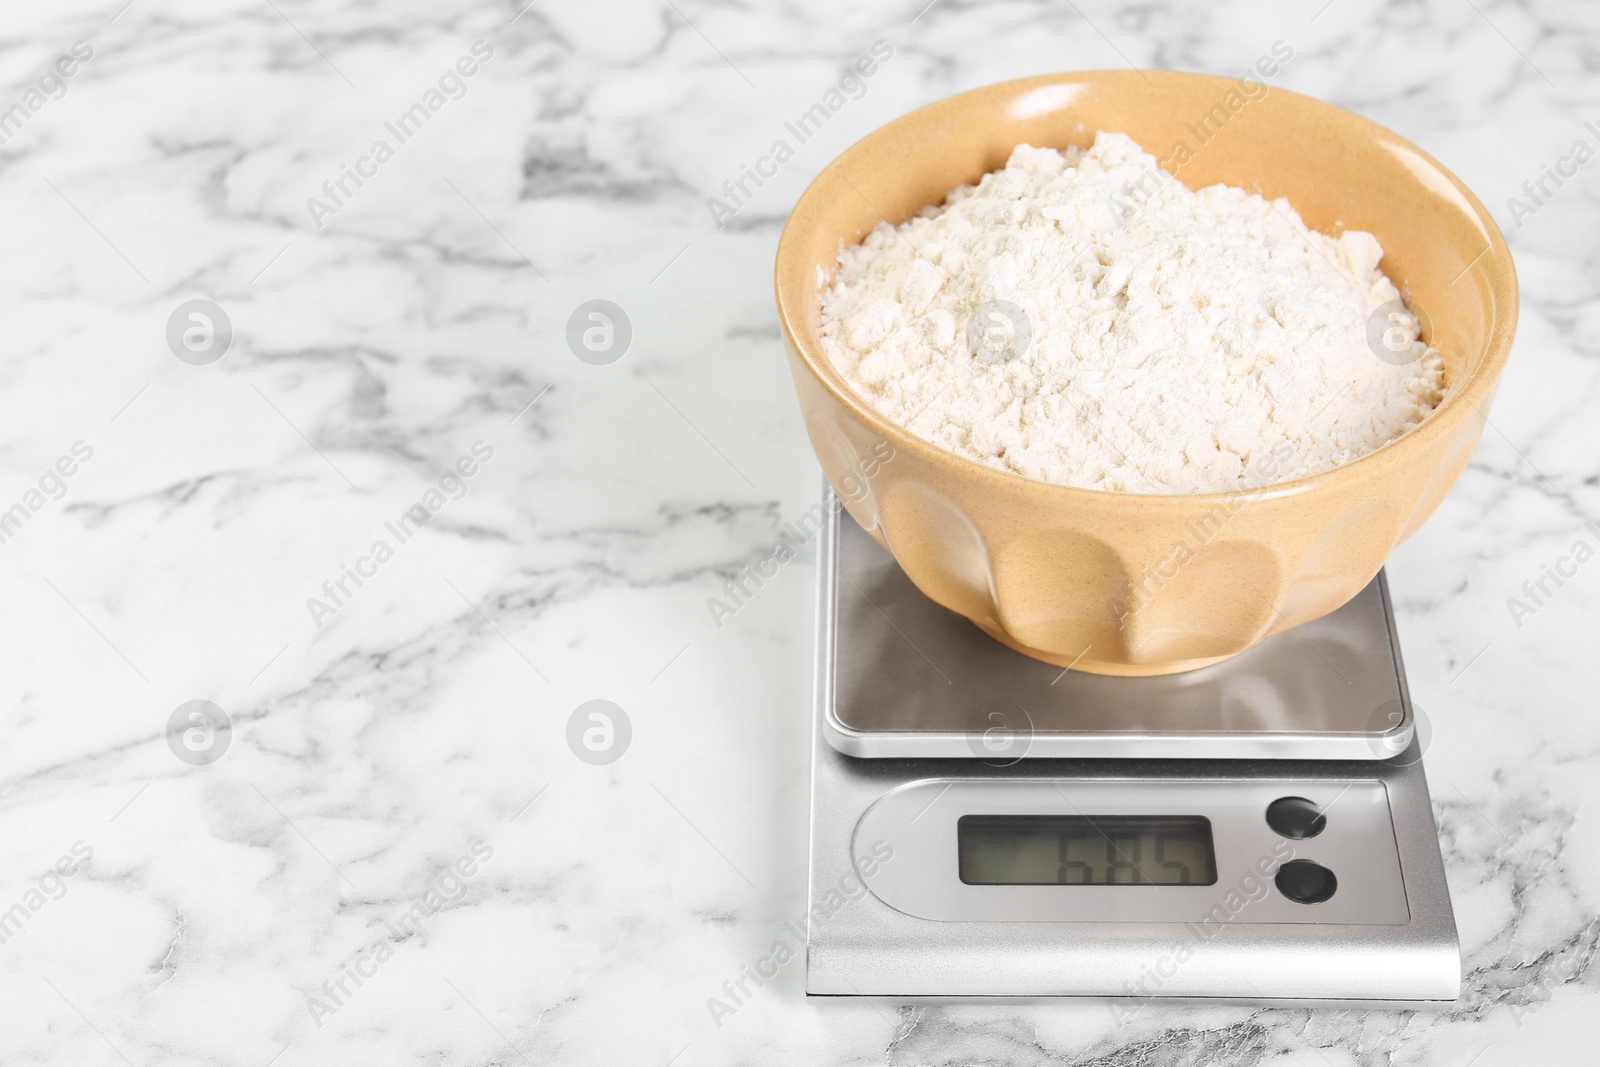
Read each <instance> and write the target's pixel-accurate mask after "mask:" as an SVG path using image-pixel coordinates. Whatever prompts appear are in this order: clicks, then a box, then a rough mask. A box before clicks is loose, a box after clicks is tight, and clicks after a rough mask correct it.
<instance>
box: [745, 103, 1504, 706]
mask: <svg viewBox="0 0 1600 1067" xmlns="http://www.w3.org/2000/svg"><path fill="white" fill-rule="evenodd" d="M1101 130H1107V131H1115V132H1121V133H1126V134H1128V135H1129V136H1131V137H1132V138H1133V139H1134V140H1135V141H1137V142H1138V143H1139V144H1141V145H1142V146H1144V148H1145V149H1146V150H1147V151H1149V152H1150V153H1151V154H1152V155H1154V156H1156V157H1157V158H1158V159H1162V160H1163V161H1164V162H1163V166H1166V167H1167V168H1168V169H1169V171H1171V172H1172V173H1174V174H1175V175H1176V176H1177V177H1178V179H1179V180H1181V181H1182V182H1183V183H1184V184H1185V185H1188V186H1189V187H1190V188H1194V189H1199V188H1202V187H1204V186H1207V185H1212V184H1215V183H1217V182H1224V183H1227V184H1229V185H1236V186H1241V187H1243V188H1247V189H1252V190H1259V191H1260V192H1261V193H1262V194H1263V195H1265V196H1267V197H1269V198H1276V197H1280V196H1282V197H1287V198H1288V199H1289V202H1290V203H1291V204H1292V205H1293V206H1294V207H1295V208H1296V209H1297V210H1298V211H1299V212H1300V214H1301V216H1302V217H1303V218H1304V219H1305V222H1306V223H1307V225H1309V226H1311V227H1313V228H1315V229H1317V230H1320V231H1322V232H1324V233H1327V234H1330V235H1336V234H1338V233H1340V232H1342V231H1343V230H1345V229H1346V228H1353V229H1360V230H1367V231H1370V232H1371V233H1373V234H1374V235H1376V236H1377V238H1378V240H1379V242H1380V243H1381V244H1382V245H1383V248H1384V253H1385V254H1384V258H1383V261H1382V263H1381V264H1380V267H1381V269H1382V270H1383V271H1384V272H1385V273H1386V274H1387V275H1388V276H1389V278H1390V279H1391V280H1392V281H1393V282H1394V283H1395V284H1396V285H1397V286H1398V287H1399V288H1400V291H1401V293H1402V294H1403V295H1404V296H1405V298H1406V300H1407V303H1408V304H1409V305H1410V306H1411V307H1412V308H1414V309H1417V310H1419V311H1420V312H1421V313H1422V317H1423V320H1424V323H1425V326H1424V335H1423V336H1424V339H1426V340H1427V341H1428V342H1429V343H1430V344H1432V345H1433V346H1434V347H1436V348H1438V349H1439V350H1440V352H1441V353H1442V355H1443V357H1444V361H1445V375H1446V395H1445V398H1444V401H1443V402H1442V403H1441V404H1440V406H1439V407H1438V408H1436V409H1435V410H1434V411H1433V412H1432V413H1431V414H1430V415H1428V417H1427V418H1426V419H1424V420H1423V421H1422V422H1421V423H1420V424H1419V425H1418V426H1417V427H1415V428H1414V429H1412V430H1410V431H1408V432H1407V433H1405V434H1403V435H1402V436H1401V437H1399V438H1398V439H1397V440H1395V441H1393V442H1391V443H1390V444H1388V445H1385V446H1384V447H1383V448H1380V449H1378V450H1377V451H1375V452H1373V453H1370V454H1368V455H1366V456H1363V457H1361V458H1360V459H1357V460H1354V461H1352V462H1350V463H1347V464H1345V465H1344V466H1341V467H1336V468H1334V469H1332V470H1329V471H1326V472H1323V473H1320V474H1316V475H1313V476H1311V477H1306V478H1301V479H1298V480H1295V481H1289V482H1282V483H1278V484H1276V485H1271V486H1268V487H1266V488H1265V489H1260V490H1241V491H1232V492H1219V493H1193V494H1183V495H1176V494H1145V493H1137V494H1136V493H1117V492H1110V491H1105V490H1094V489H1078V488H1069V487H1067V486H1061V485H1054V484H1050V483H1047V482H1042V481H1036V480H1033V479H1029V478H1025V477H1022V476H1020V475H1016V474H1011V473H1007V472H1005V471H1001V470H997V469H993V468H990V467H987V466H984V465H983V464H980V463H977V462H974V461H972V460H969V459H966V458H964V457H961V456H958V455H956V454H954V453H952V452H948V451H946V450H944V449H942V448H939V447H938V446H936V445H933V444H931V443H929V442H927V441H925V440H923V439H921V438H919V437H917V436H914V435H913V434H911V433H909V432H908V431H906V430H905V429H903V428H902V427H900V426H899V425H897V424H895V423H894V422H891V421H890V420H889V419H887V418H885V417H884V416H882V415H880V414H878V413H877V412H876V411H875V410H874V409H873V408H872V407H871V405H870V404H869V403H868V402H867V401H866V400H865V399H864V398H863V397H861V396H859V395H857V394H856V393H855V392H854V390H853V389H852V388H851V386H850V385H849V383H848V382H846V381H845V379H844V378H843V377H842V376H841V375H840V374H839V372H838V371H837V370H835V369H834V367H833V365H832V363H831V362H830V361H829V359H828V357H827V355H826V354H825V353H824V351H823V348H822V345H821V343H820V341H819V339H818V325H819V314H818V296H819V292H820V291H821V289H823V288H825V287H826V286H827V285H829V284H831V282H832V279H833V275H834V272H835V270H836V268H837V261H838V255H839V251H840V248H841V247H842V246H845V245H851V244H855V243H856V242H858V241H860V239H861V238H862V237H863V236H864V235H865V234H866V233H867V232H868V231H869V230H871V229H872V227H873V226H874V225H875V224H877V223H878V221H879V220H880V219H887V220H888V221H889V222H891V223H896V224H898V223H900V222H902V221H904V220H905V219H906V218H908V217H910V216H911V215H912V214H914V213H915V212H916V211H917V210H918V209H919V208H921V207H923V206H924V205H928V204H939V203H942V202H943V201H944V198H945V194H947V193H948V192H949V191H950V190H951V189H953V188H955V187H956V186H958V185H961V184H963V183H972V182H976V181H977V180H978V179H979V178H981V177H982V176H983V175H984V174H985V173H987V172H989V171H992V170H996V169H998V168H1000V167H1002V166H1004V165H1005V162H1006V159H1007V158H1008V156H1009V155H1010V154H1011V150H1012V148H1013V147H1015V146H1016V145H1018V144H1022V143H1028V144H1033V145H1048V146H1052V147H1057V148H1063V147H1065V146H1067V145H1079V146H1083V147H1088V146H1089V145H1090V144H1092V143H1093V140H1094V137H1095V134H1096V133H1097V132H1098V131H1101ZM1202 137H1204V138H1205V140H1203V141H1202V140H1201V138H1202ZM776 285H777V301H778V313H779V318H780V320H781V322H782V329H783V335H784V339H785V342H786V344H787V346H788V351H789V357H790V359H789V362H790V367H791V369H792V371H793V374H794V381H795V387H796V389H797V390H798V392H799V398H800V406H801V410H802V413H803V415H804V419H805V425H806V429H807V432H808V433H809V435H810V438H811V443H812V446H813V448H814V449H815V450H816V453H817V458H818V459H819V460H820V461H821V464H822V468H823V471H824V472H825V474H826V475H827V478H828V481H829V482H830V484H832V486H833V487H834V490H835V492H836V493H837V494H838V495H839V497H840V498H841V499H842V500H844V502H845V504H846V506H847V507H848V509H849V511H850V514H851V515H852V516H854V517H855V519H856V521H858V522H859V523H860V524H861V525H862V526H863V527H864V528H865V529H866V530H867V531H869V532H870V533H871V534H872V535H873V537H875V538H876V539H877V540H878V541H879V542H880V543H881V544H883V545H884V546H885V547H886V548H887V549H888V550H889V551H890V552H892V553H893V554H894V556H895V559H896V560H897V561H898V562H899V564H900V566H901V567H903V568H904V569H905V572H906V574H907V575H909V576H910V578H911V580H912V581H913V582H915V583H916V585H917V587H918V588H919V589H921V590H922V592H924V593H925V594H927V595H928V596H929V597H931V598H932V599H933V600H935V601H937V602H938V603H940V604H942V605H944V606H945V607H947V608H949V609H951V610H952V611H957V612H960V613H961V614H962V615H965V616H966V617H967V618H969V619H971V620H972V621H973V622H974V623H976V624H977V625H978V626H979V627H981V628H982V629H983V630H984V632H986V633H988V634H989V635H990V636H991V637H994V638H995V639H996V640H999V641H1002V642H1004V643H1005V644H1007V645H1010V646H1011V647H1013V648H1015V649H1017V650H1018V651H1021V652H1024V653H1026V654H1028V655H1030V656H1034V657H1036V658H1038V659H1042V660H1046V661H1048V662H1051V663H1056V664H1060V665H1061V666H1068V665H1075V666H1076V669H1078V670H1087V671H1094V672H1098V673H1102V674H1121V675H1147V674H1164V673H1170V672H1175V671H1182V670H1190V669H1194V668H1197V667H1203V666H1206V665H1209V664H1212V663H1216V662H1218V661H1220V660H1222V659H1225V658H1227V657H1229V656H1233V655H1235V654H1237V653H1239V652H1241V651H1243V650H1244V649H1246V648H1249V647H1250V646H1251V645H1253V644H1255V643H1257V642H1259V641H1261V640H1262V639H1263V638H1265V637H1267V636H1268V635H1270V634H1273V633H1276V632H1278V631H1281V630H1285V629H1288V628H1290V627H1293V626H1297V625H1299V624H1300V623H1303V622H1306V621H1308V620H1310V619H1314V618H1316V617H1318V616H1320V615H1323V614H1326V613H1327V612H1330V611H1332V610H1334V609H1335V608H1337V607H1339V606H1340V605H1341V604H1343V603H1345V601H1347V600H1349V599H1350V598H1351V597H1352V596H1354V595H1355V594H1356V593H1357V592H1358V591H1359V590H1360V589H1361V588H1362V587H1363V586H1364V585H1366V584H1367V582H1368V581H1370V580H1371V579H1372V577H1373V576H1374V575H1375V574H1376V573H1377V571H1378V569H1379V568H1380V567H1381V566H1382V565H1383V562H1384V559H1385V558H1386V557H1387V556H1388V555H1389V553H1390V551H1391V550H1392V549H1393V548H1394V547H1395V546H1396V545H1397V544H1399V543H1400V542H1401V541H1402V540H1404V539H1405V538H1406V537H1408V536H1409V535H1410V534H1411V533H1412V531H1414V530H1416V529H1417V527H1418V526H1420V525H1421V524H1422V522H1423V521H1424V520H1425V519H1427V517H1428V516H1429V515H1430V514H1432V512H1433V510H1434V509H1435V508H1436V507H1437V506H1438V504H1439V502H1440V500H1441V499H1442V498H1443V497H1444V495H1445V493H1446V492H1447V491H1448V490H1449V489H1450V486H1451V485H1452V483H1454V481H1455V479H1456V477H1457V476H1458V475H1459V474H1460V472H1461V469H1462V468H1463V467H1464V466H1465V465H1466V463H1467V459H1468V457H1469V456H1471V454H1472V450H1473V448H1474V446H1475V445H1476V444H1477V441H1478V437H1479V435H1480V433H1481V432H1482V429H1483V426H1484V423H1485V421H1486V413H1487V412H1488V410H1489V404H1490V401H1491V399H1492V397H1493V394H1494V389H1495V384H1496V381H1497V379H1498V377H1499V375H1500V371H1501V368H1502V367H1504V365H1505V361H1506V355H1507V352H1508V351H1509V349H1510V347H1511V338H1512V333H1513V331H1514V330H1515V327H1516V318H1517V281H1516V273H1515V270H1514V268H1513V266H1512V262H1511V254H1510V252H1509V251H1508V250H1507V248H1506V244H1505V240H1504V238H1502V236H1501V234H1500V231H1499V229H1498V228H1497V227H1496V225H1495V223H1494V221H1493V220H1492V219H1491V218H1490V216H1489V213H1488V211H1487V210H1485V209H1484V206H1483V204H1481V203H1480V202H1479V201H1478V198H1477V197H1475V196H1473V195H1472V193H1471V192H1470V191H1469V190H1468V189H1467V188H1466V187H1465V186H1464V185H1462V184H1461V182H1460V181H1459V180H1458V179H1457V178H1456V177H1455V176H1454V175H1453V174H1451V173H1450V172H1449V171H1448V170H1446V169H1445V168H1444V167H1443V166H1441V165H1440V164H1439V163H1438V161H1436V160H1434V159H1433V158H1432V157H1431V156H1429V155H1428V154H1427V153H1426V152H1423V151H1422V150H1421V149H1419V148H1417V147H1416V146H1415V145H1413V144H1411V143H1410V142H1409V141H1407V140H1405V139H1404V138H1402V137H1400V136H1398V135H1397V134H1395V133H1392V132H1391V131H1389V130H1386V129H1384V128H1383V127H1381V126H1379V125H1377V124H1375V123H1373V122H1370V121H1368V120H1367V119H1364V118H1362V117H1361V116H1359V115H1356V114H1353V113H1351V112H1349V111H1346V110H1344V109H1342V108H1339V107H1336V106H1334V105H1332V104H1327V103H1324V102H1322V101H1319V100H1314V99H1312V98H1310V97H1307V96H1302V95H1299V94H1297V93H1292V92H1289V91H1288V90H1286V89H1279V88H1270V87H1267V86H1265V85H1264V84H1261V83H1252V84H1244V83H1241V82H1238V81H1235V80H1233V79H1230V78H1221V77H1213V76H1209V75H1200V74H1183V73H1174V72H1157V71H1149V72H1143V73H1141V72H1137V71H1096V72H1089V73H1074V74H1052V75H1045V76H1041V77H1034V78H1025V79H1022V80H1019V81H1011V82H1005V83H1002V84H999V85H992V86H989V87H987V88H983V89H976V90H973V91H972V92H967V93H962V94H961V95H959V96H953V97H950V98H949V99H947V100H942V101H940V102H938V103H936V104H932V105H930V106H928V107H925V108H922V109H920V110H918V111H914V112H912V113H910V114H908V115H905V116H903V117H901V118H899V119H896V120H895V121H893V122H891V123H889V124H888V125H887V126H884V127H882V128H881V129H878V130H876V131H874V132H873V133H871V134H869V135H868V136H867V137H865V138H863V139H862V140H861V141H859V142H857V143H856V144H855V145H854V146H852V147H851V148H850V149H849V150H848V151H846V152H845V153H844V154H843V155H841V156H840V157H839V158H838V159H836V160H834V161H833V163H831V164H830V165H829V166H828V167H827V169H825V170H824V171H823V172H822V173H821V175H819V176H818V177H817V179H816V181H815V182H813V183H812V184H811V186H810V187H809V188H808V189H807V190H806V192H805V194H804V195H803V196H801V198H800V201H799V203H798V204H796V205H795V208H794V211H793V213H792V214H791V215H790V216H789V220H788V224H787V225H786V226H785V227H784V230H783V235H782V237H781V238H780V240H779V242H778V254H777V264H776ZM1374 358H1376V357H1374Z"/></svg>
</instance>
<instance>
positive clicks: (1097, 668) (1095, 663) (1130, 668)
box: [973, 623, 1246, 678]
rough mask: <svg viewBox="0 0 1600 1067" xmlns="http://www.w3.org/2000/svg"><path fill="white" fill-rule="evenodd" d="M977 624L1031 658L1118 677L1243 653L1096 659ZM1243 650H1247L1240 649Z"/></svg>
mask: <svg viewBox="0 0 1600 1067" xmlns="http://www.w3.org/2000/svg"><path fill="white" fill-rule="evenodd" d="M973 625H974V626H977V627H978V629H980V630H982V631H983V632H984V633H986V634H988V635H989V636H990V637H992V638H994V639H995V640H996V641H998V642H1000V643H1001V644H1002V645H1005V646H1006V647H1007V648H1009V649H1011V650H1012V651H1014V652H1020V653H1022V654H1023V655H1024V656H1027V657H1029V658H1030V659H1036V660H1042V661H1043V662H1045V663H1053V664H1055V665H1056V666H1057V667H1070V668H1071V669H1072V670H1075V671H1083V672H1085V673H1087V674H1104V675H1109V676H1111V677H1117V678H1149V677H1153V676H1155V675H1161V674H1182V673H1183V672H1185V671H1197V670H1199V669H1200V668H1202V667H1211V666H1214V665H1216V664H1218V663H1222V662H1225V661H1227V660H1230V659H1232V658H1233V657H1234V656H1237V655H1239V652H1230V653H1228V654H1227V655H1225V656H1204V657H1201V658H1199V659H1180V660H1168V661H1164V662H1161V663H1118V662H1114V661H1110V660H1099V659H1093V658H1091V657H1089V656H1087V655H1084V656H1079V657H1073V656H1058V655H1056V654H1055V653H1054V652H1046V651H1044V650H1042V649H1037V648H1030V647H1028V646H1027V645H1024V644H1020V643H1019V642H1017V641H1013V640H1012V639H1011V638H1010V637H1008V636H1006V635H1005V634H1004V633H1001V632H1000V631H998V630H991V629H989V628H988V627H987V626H983V625H980V624H979V623H973ZM1239 651H1240V652H1243V651H1246V650H1245V649H1240V650H1239Z"/></svg>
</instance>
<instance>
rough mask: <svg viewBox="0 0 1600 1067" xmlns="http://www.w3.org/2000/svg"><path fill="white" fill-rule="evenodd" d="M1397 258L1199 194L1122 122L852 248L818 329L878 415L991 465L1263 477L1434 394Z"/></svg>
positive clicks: (1427, 402) (1303, 469)
mask: <svg viewBox="0 0 1600 1067" xmlns="http://www.w3.org/2000/svg"><path fill="white" fill-rule="evenodd" d="M1382 257H1383V250H1382V249H1381V248H1380V247H1379V246H1378V242H1377V241H1376V240H1375V239H1374V238H1373V236H1372V235H1371V234H1368V233H1362V232H1359V231H1349V232H1346V233H1344V234H1343V235H1342V236H1340V237H1338V238H1332V237H1327V236H1325V235H1323V234H1320V233H1314V232H1311V231H1309V230H1307V228H1306V226H1305V224H1304V223H1302V222H1301V221H1300V216H1299V215H1297V214H1296V213H1295V211H1294V209H1293V208H1291V207H1290V206H1289V204H1288V202H1287V201H1285V200H1278V201H1276V202H1270V201H1267V200H1265V199H1263V198H1262V197H1260V196H1257V195H1254V194H1251V193H1246V192H1245V191H1243V190H1241V189H1235V188H1231V187H1229V186H1224V185H1214V186H1212V187H1210V188H1208V189H1202V190H1200V191H1199V192H1191V191H1190V190H1189V189H1188V188H1187V187H1185V186H1184V185H1183V184H1182V183H1181V182H1179V181H1178V180H1177V179H1176V178H1173V177H1172V176H1171V175H1169V174H1167V173H1166V172H1164V171H1162V170H1160V169H1159V168H1158V167H1157V166H1156V162H1155V160H1154V159H1153V158H1152V157H1151V156H1149V155H1147V154H1146V153H1145V152H1144V151H1142V150H1141V149H1140V148H1139V146H1138V145H1137V144H1135V143H1134V142H1133V141H1132V140H1130V139H1129V138H1128V137H1126V136H1125V135H1123V134H1118V133H1101V134H1099V135H1098V136H1097V137H1096V138H1095V143H1094V147H1093V148H1091V149H1089V150H1088V151H1082V150H1080V149H1077V148H1069V149H1067V150H1066V151H1065V152H1058V151H1055V150H1054V149H1049V148H1034V147H1031V146H1029V145H1021V146H1019V147H1018V148H1017V149H1016V150H1015V151H1014V152H1013V153H1012V154H1011V159H1010V161H1009V162H1008V163H1007V164H1006V166H1005V169H1004V170H998V171H995V172H994V173H992V174H988V175H985V176H984V177H983V179H982V180H981V181H980V182H979V183H978V184H977V185H976V186H962V187H960V188H958V189H956V190H955V191H953V192H952V193H951V194H950V195H949V198H948V199H947V200H946V202H945V204H944V206H943V207H929V208H924V209H923V210H922V211H921V212H920V213H919V214H918V215H917V216H916V217H915V218H912V219H910V220H908V221H907V222H905V223H904V224H903V225H901V226H900V227H898V228H895V227H892V226H890V225H889V224H888V223H887V222H883V223H879V224H878V226H877V228H875V229H874V230H873V231H872V232H871V233H870V234H868V235H867V237H866V239H865V240H864V241H862V242H861V244H860V245H857V246H856V247H853V248H848V249H845V250H843V251H842V252H841V253H840V256H839V272H838V276H837V278H836V280H835V282H834V285H833V286H832V287H831V288H829V289H827V290H826V291H825V292H824V293H823V295H822V309H821V310H822V344H823V347H824V348H825V349H826V351H827V353H828V356H829V358H830V359H831V360H832V361H833V363H834V365H835V366H836V367H837V368H838V369H839V371H840V372H841V373H842V374H843V375H844V376H845V377H846V378H847V379H848V380H849V381H850V383H851V384H852V385H853V386H854V387H855V389H856V390H857V391H858V392H860V393H861V394H862V395H863V396H864V397H865V398H866V399H867V400H868V401H869V402H870V403H871V404H872V405H873V406H874V407H875V408H876V409H877V410H878V411H880V412H881V413H882V414H884V415H885V416H887V417H888V418H890V419H892V420H894V421H896V422H898V423H900V424H901V425H904V426H905V427H907V428H908V429H909V430H911V432H913V433H915V434H917V435H918V436H920V437H923V438H926V439H927V440H928V441H931V442H933V443H934V444H936V445H939V446H941V447H943V448H947V449H949V450H950V451H952V452H955V453H957V454H959V455H962V456H966V457H968V458H969V459H975V460H978V461H980V462H982V463H986V464H988V465H989V466H992V467H997V468H999V469H1001V470H1007V471H1012V472H1015V473H1017V474H1021V475H1025V476H1027V477H1030V478H1038V479H1042V480H1044V481H1049V482H1057V483H1060V484H1062V485H1073V486H1081V487H1085V488H1091V489H1110V490H1120V491H1124V492H1135V493H1191V492H1208V491H1216V490H1233V489H1251V488H1256V487H1259V486H1262V485H1265V484H1270V483H1272V482H1278V481H1283V480H1286V479H1290V478H1298V477H1302V476H1305V475H1308V474H1312V473H1315V472H1317V471H1322V470H1327V469H1328V468H1330V467H1335V466H1338V465H1340V464H1342V463H1347V462H1349V461H1350V460H1352V459H1355V458H1356V457H1358V456H1361V455H1364V454H1366V453H1368V452H1371V451H1372V450H1374V449H1376V448H1379V447H1381V446H1382V445H1384V444H1387V443H1388V442H1390V441H1392V440H1394V439H1395V438H1396V437H1398V436H1399V435H1400V434H1402V433H1404V432H1405V431H1406V430H1407V429H1410V428H1411V427H1413V426H1415V425H1417V423H1418V422H1420V421H1421V420H1422V418H1423V417H1424V416H1425V415H1427V414H1428V412H1430V411H1432V410H1433V408H1434V407H1435V406H1436V405H1437V404H1438V403H1439V400H1440V398H1441V395H1442V390H1443V384H1444V382H1443V379H1444V370H1443V365H1442V361H1441V360H1440V358H1439V354H1438V352H1436V351H1434V350H1433V349H1431V348H1428V347H1427V346H1426V345H1425V344H1423V343H1422V342H1421V341H1419V340H1418V339H1417V338H1418V333H1419V329H1418V323H1417V320H1416V318H1415V317H1413V316H1412V314H1411V313H1410V312H1409V311H1408V310H1407V309H1406V308H1405V305H1404V304H1403V303H1401V302H1400V294H1399V292H1398V291H1397V290H1396V289H1395V287H1394V285H1393V284H1392V283H1390V281H1389V280H1388V279H1387V278H1386V277H1384V276H1383V274H1382V273H1380V272H1379V271H1378V261H1379V260H1380V259H1381V258H1382ZM996 301H1001V302H1009V303H1008V304H1006V303H1002V304H1000V305H998V308H999V310H998V311H997V310H996V308H997V305H996V304H995V303H994V302H996ZM975 317H976V321H975ZM1380 356H1381V357H1382V358H1380Z"/></svg>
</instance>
